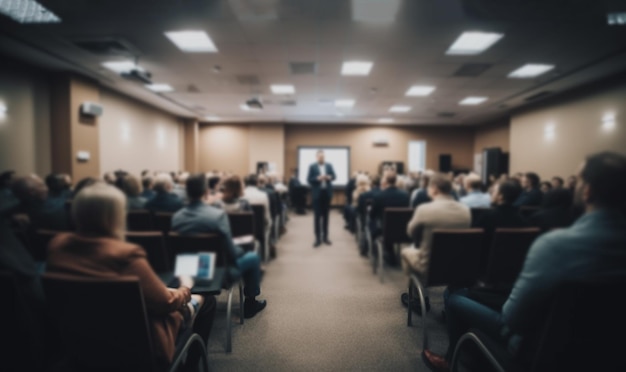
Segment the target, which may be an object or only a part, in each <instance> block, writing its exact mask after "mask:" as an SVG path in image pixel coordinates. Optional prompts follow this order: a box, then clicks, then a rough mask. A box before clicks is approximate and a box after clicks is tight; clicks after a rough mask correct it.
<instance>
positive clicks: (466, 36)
mask: <svg viewBox="0 0 626 372" xmlns="http://www.w3.org/2000/svg"><path fill="white" fill-rule="evenodd" d="M503 36H504V34H499V33H495V32H464V33H462V34H461V36H459V37H458V39H456V41H455V42H454V43H453V44H452V45H451V46H450V48H449V49H448V51H447V52H446V54H448V55H475V54H480V53H482V52H484V51H485V50H487V49H489V47H491V46H492V45H493V44H495V43H496V42H497V41H498V40H500V39H502V37H503Z"/></svg>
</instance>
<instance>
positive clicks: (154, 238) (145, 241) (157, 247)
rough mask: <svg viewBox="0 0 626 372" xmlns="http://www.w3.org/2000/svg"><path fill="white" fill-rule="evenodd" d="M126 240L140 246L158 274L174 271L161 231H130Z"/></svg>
mask: <svg viewBox="0 0 626 372" xmlns="http://www.w3.org/2000/svg"><path fill="white" fill-rule="evenodd" d="M126 240H127V241H129V242H131V243H135V244H137V245H140V246H141V247H142V248H143V249H144V250H145V251H146V254H147V255H148V262H150V266H152V269H153V270H154V271H155V272H156V273H164V272H168V271H170V270H172V266H171V265H170V262H171V261H170V257H171V256H170V254H169V253H168V252H167V248H166V247H165V239H163V234H162V233H161V232H160V231H128V232H126Z"/></svg>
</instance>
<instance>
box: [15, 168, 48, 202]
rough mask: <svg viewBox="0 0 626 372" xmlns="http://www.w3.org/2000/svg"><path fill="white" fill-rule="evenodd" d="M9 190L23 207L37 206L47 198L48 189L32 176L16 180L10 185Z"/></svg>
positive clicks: (37, 178)
mask: <svg viewBox="0 0 626 372" xmlns="http://www.w3.org/2000/svg"><path fill="white" fill-rule="evenodd" d="M11 190H12V191H13V195H15V197H16V198H17V199H18V200H19V201H20V203H22V204H23V205H33V204H37V203H40V202H43V201H44V200H46V198H47V197H48V187H47V186H46V184H45V183H44V182H43V181H42V180H41V178H39V177H37V176H36V175H34V174H32V175H30V176H25V177H19V178H17V179H16V180H15V181H13V183H12V184H11Z"/></svg>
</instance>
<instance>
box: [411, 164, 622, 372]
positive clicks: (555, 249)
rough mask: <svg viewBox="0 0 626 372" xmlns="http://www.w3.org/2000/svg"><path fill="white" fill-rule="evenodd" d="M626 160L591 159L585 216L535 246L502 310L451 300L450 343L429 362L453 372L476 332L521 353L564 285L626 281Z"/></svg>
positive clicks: (579, 189) (583, 192)
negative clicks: (458, 352) (466, 338)
mask: <svg viewBox="0 0 626 372" xmlns="http://www.w3.org/2000/svg"><path fill="white" fill-rule="evenodd" d="M624 190H626V157H624V156H623V155H620V154H617V153H611V152H604V153H599V154H595V155H592V156H589V157H588V158H587V159H586V161H585V163H584V164H583V166H582V168H581V171H580V172H579V174H578V181H577V185H576V203H577V204H579V205H584V209H585V214H584V215H583V216H582V217H580V218H579V219H578V220H577V221H576V223H574V225H573V226H571V227H570V228H568V229H562V230H557V231H553V232H550V233H547V234H545V235H543V236H541V237H540V238H538V239H537V240H536V241H535V243H534V244H533V245H532V247H531V248H530V250H529V252H528V255H527V256H526V261H525V263H524V267H523V269H522V272H521V273H520V275H519V277H518V278H517V281H516V282H515V285H514V287H513V290H512V292H511V294H510V295H509V298H508V300H507V301H506V303H505V304H504V306H503V307H502V311H501V312H498V311H495V310H493V309H490V308H488V307H486V306H484V305H482V304H479V303H478V302H475V301H473V300H471V299H469V298H468V297H465V296H464V295H463V294H462V293H455V294H452V295H451V296H450V298H449V300H448V308H447V314H446V316H447V325H448V335H449V338H450V345H449V348H448V353H447V355H446V356H445V358H444V357H442V356H439V355H436V354H434V353H432V352H431V351H429V350H427V349H425V350H424V351H423V353H422V357H423V359H424V362H425V363H426V364H427V365H429V366H430V367H431V368H432V369H433V370H436V371H447V370H449V366H448V362H449V361H450V360H451V358H452V353H453V352H454V348H455V347H456V343H457V341H458V340H459V338H460V337H461V336H462V335H463V333H465V332H467V331H468V330H469V329H470V328H477V329H479V330H481V331H483V332H485V333H486V334H487V335H489V336H491V337H493V338H494V339H497V340H502V342H503V343H507V345H508V348H509V350H513V351H515V350H518V348H519V346H520V342H523V340H524V338H525V337H527V336H531V335H533V334H535V333H536V332H537V331H538V330H539V328H540V327H541V326H542V323H543V317H545V314H546V313H547V312H548V310H549V307H550V305H551V302H552V298H553V297H554V295H555V292H556V291H557V289H558V288H559V286H560V285H561V284H562V283H563V282H565V281H569V280H596V279H604V280H606V279H609V280H610V279H614V278H615V279H618V278H626V217H625V215H624V211H625V210H626V193H624Z"/></svg>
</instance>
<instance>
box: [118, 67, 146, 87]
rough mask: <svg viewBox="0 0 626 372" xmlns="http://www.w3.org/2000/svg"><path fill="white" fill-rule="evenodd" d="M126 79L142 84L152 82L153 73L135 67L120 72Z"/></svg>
mask: <svg viewBox="0 0 626 372" xmlns="http://www.w3.org/2000/svg"><path fill="white" fill-rule="evenodd" d="M120 75H121V76H122V77H123V78H124V79H128V80H133V81H136V82H139V83H142V84H152V74H151V73H149V72H148V71H145V70H144V69H141V68H134V69H132V70H129V71H127V72H122V73H121V74H120Z"/></svg>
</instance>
